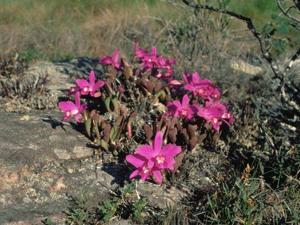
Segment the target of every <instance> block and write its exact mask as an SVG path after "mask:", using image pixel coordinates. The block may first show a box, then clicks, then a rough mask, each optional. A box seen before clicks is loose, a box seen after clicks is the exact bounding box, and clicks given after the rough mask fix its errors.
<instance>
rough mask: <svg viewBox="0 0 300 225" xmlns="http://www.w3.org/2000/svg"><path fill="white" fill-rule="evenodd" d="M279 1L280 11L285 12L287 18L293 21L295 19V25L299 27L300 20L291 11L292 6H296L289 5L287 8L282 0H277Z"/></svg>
mask: <svg viewBox="0 0 300 225" xmlns="http://www.w3.org/2000/svg"><path fill="white" fill-rule="evenodd" d="M276 3H277V7H278V8H279V9H280V11H281V12H282V13H283V15H285V16H286V17H287V18H289V19H290V20H291V21H293V22H294V23H296V24H295V27H298V26H299V25H300V20H299V19H297V18H296V17H294V16H292V15H291V14H290V13H289V11H290V10H291V9H292V8H295V6H291V7H289V8H288V9H287V10H285V9H284V8H283V6H282V4H281V0H276Z"/></svg>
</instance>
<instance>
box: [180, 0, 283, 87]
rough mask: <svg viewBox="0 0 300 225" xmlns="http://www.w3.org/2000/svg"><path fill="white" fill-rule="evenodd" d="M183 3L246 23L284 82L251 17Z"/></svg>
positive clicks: (274, 70) (208, 6)
mask: <svg viewBox="0 0 300 225" xmlns="http://www.w3.org/2000/svg"><path fill="white" fill-rule="evenodd" d="M182 2H183V3H184V4H186V5H187V6H189V7H191V8H194V9H205V10H209V11H212V12H216V13H221V14H224V15H228V16H231V17H233V18H236V19H238V20H241V21H243V22H244V23H246V25H247V27H248V29H249V31H250V32H251V33H252V34H253V36H254V37H255V38H256V39H257V41H258V43H259V46H260V50H261V52H262V55H263V58H264V59H265V60H266V61H267V62H268V63H269V64H270V66H271V69H272V71H273V73H274V75H275V77H276V78H278V79H280V80H281V81H283V76H282V73H281V72H280V71H279V69H278V66H276V65H275V64H274V62H273V58H272V57H271V55H270V53H269V51H268V48H266V46H265V45H264V42H263V40H262V39H263V36H262V34H261V33H259V32H258V31H257V29H256V28H255V26H254V24H253V22H252V20H251V19H250V18H249V17H246V16H243V15H240V14H238V13H235V12H233V11H230V10H227V9H221V8H215V7H213V6H210V5H203V4H198V3H195V2H192V1H189V0H182Z"/></svg>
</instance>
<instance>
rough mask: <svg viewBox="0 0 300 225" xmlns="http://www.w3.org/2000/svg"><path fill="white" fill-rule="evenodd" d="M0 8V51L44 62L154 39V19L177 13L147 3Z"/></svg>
mask: <svg viewBox="0 0 300 225" xmlns="http://www.w3.org/2000/svg"><path fill="white" fill-rule="evenodd" d="M0 5H1V7H0V33H1V38H0V52H1V53H8V52H11V51H15V50H17V51H21V52H24V54H25V55H27V56H28V57H29V58H46V59H49V58H50V59H58V58H62V57H68V56H79V55H80V56H83V55H87V56H99V55H101V54H104V53H105V54H107V53H108V52H110V51H111V50H112V49H113V48H115V47H116V46H125V48H126V46H129V45H130V46H131V45H132V41H133V40H134V39H140V38H144V36H147V35H153V36H154V37H155V35H156V34H155V32H154V30H155V29H153V28H154V27H155V28H157V26H158V24H157V23H156V22H155V20H154V19H153V18H155V17H156V16H158V17H163V18H165V19H170V18H175V17H177V14H178V9H176V8H172V7H170V5H168V4H167V3H163V2H160V1H153V0H152V1H150V0H148V1H135V0H131V1H130V0H122V1H117V0H112V1H109V0H104V1H99V0H91V1H80V0H73V1H71V0H66V1H59V0H51V1H47V2H46V1H40V0H35V1H33V0H16V1H7V0H0ZM156 30H159V29H156Z"/></svg>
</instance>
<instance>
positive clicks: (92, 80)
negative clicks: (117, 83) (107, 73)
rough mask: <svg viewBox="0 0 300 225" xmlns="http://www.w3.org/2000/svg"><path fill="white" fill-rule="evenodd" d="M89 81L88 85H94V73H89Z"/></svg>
mask: <svg viewBox="0 0 300 225" xmlns="http://www.w3.org/2000/svg"><path fill="white" fill-rule="evenodd" d="M89 80H90V83H89V85H94V84H95V80H96V76H95V72H94V71H93V70H92V71H91V72H90V75H89Z"/></svg>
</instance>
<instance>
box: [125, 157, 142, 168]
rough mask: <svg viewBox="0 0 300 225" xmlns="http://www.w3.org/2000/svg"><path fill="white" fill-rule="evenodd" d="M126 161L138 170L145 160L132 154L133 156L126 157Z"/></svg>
mask: <svg viewBox="0 0 300 225" xmlns="http://www.w3.org/2000/svg"><path fill="white" fill-rule="evenodd" d="M126 161H127V162H129V163H130V164H131V165H133V166H135V167H136V168H138V167H141V166H143V165H144V162H145V158H143V157H141V156H140V155H138V154H133V155H127V156H126Z"/></svg>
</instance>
